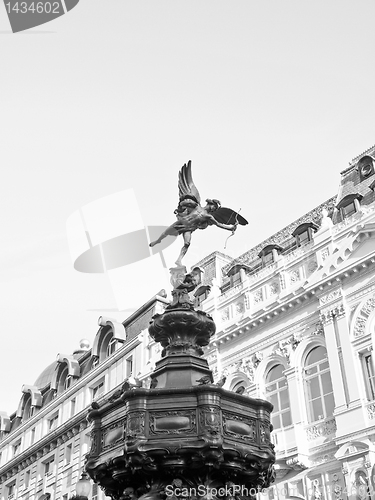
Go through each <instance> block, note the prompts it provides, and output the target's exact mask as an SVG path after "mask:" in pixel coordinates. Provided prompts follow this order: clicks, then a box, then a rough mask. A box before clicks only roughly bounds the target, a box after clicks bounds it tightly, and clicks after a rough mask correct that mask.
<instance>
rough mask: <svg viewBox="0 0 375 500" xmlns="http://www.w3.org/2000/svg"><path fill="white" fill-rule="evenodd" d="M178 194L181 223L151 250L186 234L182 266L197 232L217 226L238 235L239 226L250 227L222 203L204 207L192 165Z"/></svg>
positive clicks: (187, 167) (180, 182) (180, 176)
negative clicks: (174, 237)
mask: <svg viewBox="0 0 375 500" xmlns="http://www.w3.org/2000/svg"><path fill="white" fill-rule="evenodd" d="M178 192H179V203H178V207H177V208H176V210H175V211H174V213H175V214H176V217H177V221H176V222H174V223H173V224H172V225H171V226H169V227H168V228H167V229H166V230H165V231H164V232H163V233H162V234H161V235H160V236H159V238H158V239H157V240H155V241H153V242H151V243H150V247H153V246H155V245H157V244H158V243H160V242H161V241H162V240H163V239H164V238H166V237H167V236H176V235H178V234H182V236H183V238H184V246H183V247H182V249H181V252H180V255H179V256H178V259H177V260H176V264H177V265H178V266H182V262H181V261H182V258H183V257H184V256H185V254H186V252H187V251H188V248H189V246H190V242H191V234H192V233H193V232H194V231H195V230H196V229H206V228H207V227H208V226H217V227H219V228H221V229H226V230H228V231H232V233H233V234H234V231H235V230H236V229H237V225H238V224H240V225H241V226H245V225H246V224H247V223H248V222H247V220H246V219H244V218H243V217H242V216H241V215H240V214H239V213H237V212H235V211H234V210H232V209H230V208H226V207H222V206H221V203H220V201H219V200H216V199H207V200H206V203H207V204H206V206H204V207H202V206H201V197H200V195H199V191H198V189H197V188H196V186H195V184H194V181H193V177H192V174H191V161H189V162H188V163H185V165H183V167H182V168H181V170H180V172H179V173H178Z"/></svg>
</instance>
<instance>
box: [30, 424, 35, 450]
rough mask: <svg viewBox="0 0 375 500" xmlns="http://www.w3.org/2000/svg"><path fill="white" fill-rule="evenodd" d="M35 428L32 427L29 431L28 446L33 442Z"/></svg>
mask: <svg viewBox="0 0 375 500" xmlns="http://www.w3.org/2000/svg"><path fill="white" fill-rule="evenodd" d="M35 432H36V431H35V427H33V428H32V429H31V431H30V446H31V445H32V444H34V442H35Z"/></svg>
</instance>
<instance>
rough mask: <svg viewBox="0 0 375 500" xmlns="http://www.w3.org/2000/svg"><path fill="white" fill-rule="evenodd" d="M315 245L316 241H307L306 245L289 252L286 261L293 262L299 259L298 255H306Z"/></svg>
mask: <svg viewBox="0 0 375 500" xmlns="http://www.w3.org/2000/svg"><path fill="white" fill-rule="evenodd" d="M313 247H314V242H312V241H310V242H309V243H306V245H303V246H301V247H298V248H296V250H293V252H290V253H288V254H287V255H285V257H284V258H285V261H286V262H291V261H292V260H295V259H297V258H298V257H301V256H302V255H305V254H307V253H309V252H310V251H311V250H312V249H313Z"/></svg>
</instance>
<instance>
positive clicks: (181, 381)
mask: <svg viewBox="0 0 375 500" xmlns="http://www.w3.org/2000/svg"><path fill="white" fill-rule="evenodd" d="M151 380H152V382H151V387H154V388H156V387H157V388H158V389H160V388H164V387H165V388H172V387H174V388H179V387H191V386H194V385H204V384H212V383H213V377H212V372H211V370H210V369H209V368H208V363H207V361H206V360H205V359H202V358H199V357H198V356H192V355H188V354H181V355H176V354H175V355H171V356H166V357H165V358H162V359H161V360H160V361H158V362H157V363H156V368H155V370H154V372H153V374H152V375H151Z"/></svg>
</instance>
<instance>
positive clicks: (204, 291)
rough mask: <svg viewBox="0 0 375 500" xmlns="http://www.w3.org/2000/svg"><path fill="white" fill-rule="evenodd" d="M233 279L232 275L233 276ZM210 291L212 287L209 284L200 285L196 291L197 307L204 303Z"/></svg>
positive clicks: (195, 304)
mask: <svg viewBox="0 0 375 500" xmlns="http://www.w3.org/2000/svg"><path fill="white" fill-rule="evenodd" d="M231 279H232V277H231ZM209 293H210V287H209V286H207V285H202V286H200V287H199V288H198V289H197V290H196V291H195V292H194V297H195V301H194V306H195V307H201V305H202V303H203V301H204V300H206V299H207V297H208V295H209Z"/></svg>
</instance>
